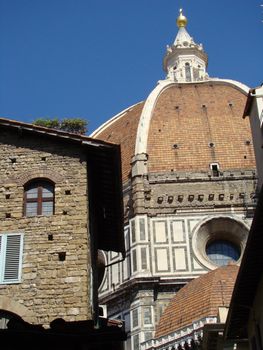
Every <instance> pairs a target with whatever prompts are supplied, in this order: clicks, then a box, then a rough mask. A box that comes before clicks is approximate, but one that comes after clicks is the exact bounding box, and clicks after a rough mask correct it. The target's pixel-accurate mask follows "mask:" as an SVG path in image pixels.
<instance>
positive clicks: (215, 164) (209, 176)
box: [92, 13, 257, 350]
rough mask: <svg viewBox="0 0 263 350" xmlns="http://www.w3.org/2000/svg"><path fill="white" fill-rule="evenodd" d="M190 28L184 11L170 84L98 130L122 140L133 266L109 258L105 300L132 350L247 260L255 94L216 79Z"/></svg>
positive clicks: (170, 52)
mask: <svg viewBox="0 0 263 350" xmlns="http://www.w3.org/2000/svg"><path fill="white" fill-rule="evenodd" d="M186 23H187V20H186V18H185V17H184V15H183V14H182V13H180V16H179V18H178V21H177V24H178V27H179V30H178V34H177V36H176V40H175V41H174V43H173V44H172V45H171V47H168V48H167V52H166V55H165V58H164V69H165V71H166V72H167V77H166V79H165V80H161V81H159V82H158V84H157V86H156V87H155V88H154V89H153V91H152V92H151V93H150V94H149V96H148V97H147V99H146V100H145V101H144V102H140V103H138V104H136V105H133V106H130V107H129V108H127V109H126V110H124V111H122V112H120V113H119V114H118V115H116V116H114V117H113V118H112V119H110V120H109V121H108V122H106V123H105V124H103V125H102V126H101V127H100V128H98V129H97V130H96V131H95V132H94V133H93V134H92V136H93V137H95V138H97V139H101V140H105V141H110V142H114V143H118V144H121V152H122V175H123V177H122V182H123V198H124V214H125V244H126V260H125V261H124V262H119V260H120V256H119V255H118V254H105V258H106V259H107V262H108V263H109V264H110V266H109V267H108V268H107V273H106V274H105V276H104V281H103V284H102V286H101V288H100V301H101V303H102V304H106V305H107V308H108V314H109V315H110V316H114V317H118V318H121V319H124V320H125V322H126V327H127V331H128V332H129V336H130V339H129V342H127V349H132V350H138V349H140V346H141V345H140V344H142V343H143V342H145V341H148V340H149V339H151V338H153V337H154V333H155V328H156V325H157V324H158V322H159V319H160V316H161V314H162V313H163V310H164V309H165V307H166V306H167V305H168V303H169V301H170V300H171V298H172V297H173V296H174V295H175V293H176V292H177V291H178V290H179V289H181V288H182V287H183V286H185V285H186V284H187V283H188V282H189V281H191V280H192V279H193V278H196V277H198V276H200V275H202V274H205V273H207V272H208V271H210V270H213V269H215V268H217V267H218V266H221V265H224V264H227V261H228V260H234V261H235V262H236V263H237V264H239V263H240V260H241V257H242V254H243V251H244V247H245V244H246V239H247V234H248V230H249V227H250V224H251V220H252V215H253V210H254V205H255V193H256V191H257V188H256V186H257V185H256V183H257V175H256V169H255V157H254V150H253V145H252V138H251V131H250V127H249V122H248V121H247V120H244V119H242V114H243V110H244V106H245V103H246V96H247V93H248V91H249V89H248V87H246V86H245V85H243V84H241V83H239V82H236V81H232V80H223V79H218V78H210V77H209V76H208V74H207V71H206V68H207V67H206V66H207V56H206V54H205V52H204V51H203V47H202V46H200V45H198V44H195V42H194V40H193V39H192V38H191V37H190V35H189V34H188V33H187V31H186ZM200 60H201V61H200ZM199 66H200V67H199ZM198 69H200V70H201V72H200V74H197V70H198Z"/></svg>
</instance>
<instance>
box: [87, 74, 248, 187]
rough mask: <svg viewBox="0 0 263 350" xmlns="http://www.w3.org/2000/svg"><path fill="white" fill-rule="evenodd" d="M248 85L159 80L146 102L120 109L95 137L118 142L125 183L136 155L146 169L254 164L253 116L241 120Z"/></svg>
mask: <svg viewBox="0 0 263 350" xmlns="http://www.w3.org/2000/svg"><path fill="white" fill-rule="evenodd" d="M246 90H247V88H246V87H245V86H244V85H242V84H240V83H237V82H233V81H224V80H219V79H211V80H208V81H206V82H199V83H184V84H180V83H176V82H171V81H170V80H165V81H161V82H159V84H158V85H157V87H156V88H155V89H154V90H153V91H152V92H151V93H150V95H149V96H148V98H147V99H146V101H145V102H140V103H138V104H136V105H133V106H131V107H129V108H127V109H126V110H124V111H123V112H121V113H119V114H118V115H116V116H115V117H113V118H112V119H110V120H109V121H108V122H106V123H105V124H104V125H102V126H101V127H100V128H99V129H97V130H96V131H95V132H94V133H93V134H92V136H93V137H95V138H98V139H102V140H105V141H109V142H113V143H118V144H120V145H121V151H122V173H123V182H124V183H126V182H127V181H128V180H129V178H130V176H131V175H132V165H131V164H132V162H134V160H136V158H135V159H133V157H134V156H136V155H137V156H138V155H139V156H140V157H141V159H142V160H143V164H144V170H143V172H144V173H163V172H174V173H175V172H186V171H192V172H193V171H196V172H207V171H209V170H210V168H211V164H213V163H216V164H218V165H219V167H220V170H221V171H227V170H231V169H241V168H242V169H246V168H247V169H252V168H254V153H253V147H252V142H251V132H250V127H249V122H248V120H246V119H245V120H244V119H242V117H241V116H242V113H243V110H244V107H245V102H246Z"/></svg>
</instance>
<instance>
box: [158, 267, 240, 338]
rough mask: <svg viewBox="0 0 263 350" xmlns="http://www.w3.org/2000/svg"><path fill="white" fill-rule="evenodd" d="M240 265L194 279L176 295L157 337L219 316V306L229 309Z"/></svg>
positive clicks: (163, 317)
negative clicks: (204, 318)
mask: <svg viewBox="0 0 263 350" xmlns="http://www.w3.org/2000/svg"><path fill="white" fill-rule="evenodd" d="M237 273H238V266H236V265H227V266H223V267H220V268H218V269H216V270H213V271H211V272H209V273H207V274H205V275H202V276H201V277H199V278H197V279H194V280H192V281H191V282H190V283H188V284H187V285H186V286H185V287H183V288H182V289H181V290H179V292H178V293H177V294H176V295H175V296H174V298H173V299H172V300H171V302H170V303H169V305H168V307H167V308H166V309H165V311H164V313H163V315H162V316H161V318H160V321H159V324H158V326H157V328H156V334H155V336H156V338H159V337H161V336H165V335H168V334H170V333H172V332H174V331H176V330H178V329H180V328H183V327H186V326H188V325H191V324H192V322H193V321H195V320H198V319H201V318H203V317H210V316H217V313H218V307H219V306H227V307H228V306H229V304H230V299H231V296H232V292H233V288H234V284H235V280H236V276H237Z"/></svg>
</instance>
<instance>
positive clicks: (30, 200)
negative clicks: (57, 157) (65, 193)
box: [23, 178, 55, 217]
mask: <svg viewBox="0 0 263 350" xmlns="http://www.w3.org/2000/svg"><path fill="white" fill-rule="evenodd" d="M34 184H35V185H36V187H35V188H36V189H37V197H36V198H27V192H28V190H29V187H30V186H32V185H34ZM45 184H47V185H51V186H52V196H50V197H43V188H44V185H45ZM23 200H24V205H23V216H25V217H34V216H40V215H43V216H51V215H54V213H55V184H54V182H53V181H51V180H49V179H45V178H43V179H42V178H40V179H32V180H30V181H29V182H27V183H26V184H25V185H24V198H23ZM44 202H52V204H53V208H52V213H51V214H43V203H44ZM28 203H37V213H36V215H27V204H28Z"/></svg>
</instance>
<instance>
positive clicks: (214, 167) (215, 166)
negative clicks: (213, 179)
mask: <svg viewBox="0 0 263 350" xmlns="http://www.w3.org/2000/svg"><path fill="white" fill-rule="evenodd" d="M210 168H211V170H212V175H213V176H219V165H218V164H216V163H215V164H210Z"/></svg>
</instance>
